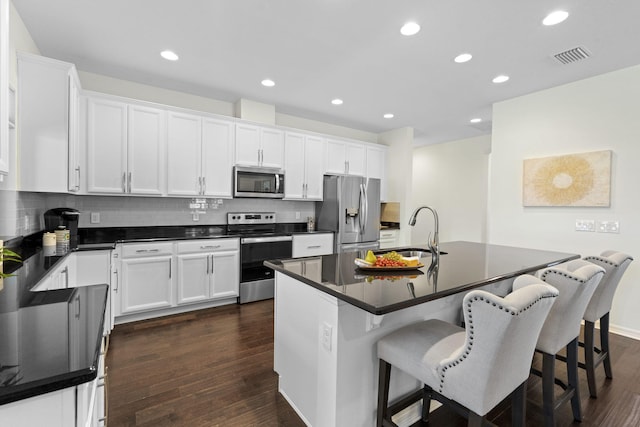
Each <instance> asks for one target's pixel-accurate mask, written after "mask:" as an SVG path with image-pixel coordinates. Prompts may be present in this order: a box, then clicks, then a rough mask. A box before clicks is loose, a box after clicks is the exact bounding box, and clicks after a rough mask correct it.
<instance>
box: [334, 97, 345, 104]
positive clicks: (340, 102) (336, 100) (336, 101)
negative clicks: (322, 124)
mask: <svg viewBox="0 0 640 427" xmlns="http://www.w3.org/2000/svg"><path fill="white" fill-rule="evenodd" d="M342 102H343V101H342V99H339V98H336V99H332V100H331V103H332V104H333V105H342Z"/></svg>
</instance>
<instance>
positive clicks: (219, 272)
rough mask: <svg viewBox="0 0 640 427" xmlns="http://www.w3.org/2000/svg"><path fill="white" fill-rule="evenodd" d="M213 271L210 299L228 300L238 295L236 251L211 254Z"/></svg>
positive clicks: (238, 257)
mask: <svg viewBox="0 0 640 427" xmlns="http://www.w3.org/2000/svg"><path fill="white" fill-rule="evenodd" d="M211 257H212V259H213V270H212V273H213V274H212V280H211V294H210V295H211V298H228V297H237V296H239V295H240V292H239V288H240V256H239V254H238V251H230V252H216V253H214V254H212V256H211Z"/></svg>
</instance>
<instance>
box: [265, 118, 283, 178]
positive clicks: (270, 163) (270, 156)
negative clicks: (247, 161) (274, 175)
mask: <svg viewBox="0 0 640 427" xmlns="http://www.w3.org/2000/svg"><path fill="white" fill-rule="evenodd" d="M260 145H261V148H262V153H261V158H260V160H261V166H264V167H270V168H282V167H284V132H282V131H281V130H278V129H270V128H262V129H261V132H260Z"/></svg>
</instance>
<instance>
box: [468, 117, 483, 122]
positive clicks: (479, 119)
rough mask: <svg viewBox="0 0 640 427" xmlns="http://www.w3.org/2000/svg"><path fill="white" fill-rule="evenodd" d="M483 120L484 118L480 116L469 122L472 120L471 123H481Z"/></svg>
mask: <svg viewBox="0 0 640 427" xmlns="http://www.w3.org/2000/svg"><path fill="white" fill-rule="evenodd" d="M481 121H482V119H481V118H479V117H476V118H474V119H471V120H469V122H471V123H480V122H481Z"/></svg>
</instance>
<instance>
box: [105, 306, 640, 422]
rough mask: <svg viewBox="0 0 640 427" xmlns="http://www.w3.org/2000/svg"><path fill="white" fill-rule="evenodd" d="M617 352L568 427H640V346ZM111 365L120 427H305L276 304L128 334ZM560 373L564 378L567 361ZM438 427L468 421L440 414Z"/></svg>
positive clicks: (564, 417)
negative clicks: (285, 364)
mask: <svg viewBox="0 0 640 427" xmlns="http://www.w3.org/2000/svg"><path fill="white" fill-rule="evenodd" d="M610 345H611V352H612V354H613V375H614V379H613V380H611V381H609V380H606V379H605V377H604V372H603V370H602V367H600V369H599V370H598V375H597V384H598V391H599V396H598V398H597V399H591V398H589V392H588V390H587V384H586V375H585V374H584V371H581V372H580V392H581V400H582V409H583V421H582V423H580V424H579V423H573V418H572V416H571V409H570V407H569V406H565V407H563V409H561V410H560V412H559V416H558V423H557V425H558V427H564V426H571V425H576V426H579V425H581V426H583V427H592V426H593V427H595V426H607V427H609V426H611V427H617V426H620V427H623V426H630V427H631V426H634V427H637V426H640V341H636V340H632V339H629V338H625V337H622V336H619V335H612V337H611V343H610ZM536 363H540V361H539V358H538V357H537V356H536V359H535V360H534V364H536ZM107 366H108V375H109V376H108V382H109V388H108V398H109V408H108V410H109V413H108V416H109V426H110V427H124V426H154V427H159V426H189V427H198V426H304V423H303V422H302V420H300V418H299V417H298V416H297V414H296V413H295V412H294V411H293V409H292V408H291V407H290V406H289V404H288V403H287V402H286V401H285V400H284V398H283V397H282V396H281V395H280V394H279V393H278V385H277V375H276V374H275V373H274V372H273V301H260V302H255V303H251V304H246V305H230V306H224V307H218V308H213V309H208V310H201V311H197V312H193V313H187V314H180V315H176V316H170V317H164V318H161V319H154V320H147V321H142V322H136V323H129V324H125V325H118V326H116V327H115V329H114V331H113V333H112V335H111V340H110V346H109V352H108V354H107ZM557 371H558V375H564V372H565V371H564V370H563V369H562V364H561V363H560V362H558V366H557ZM505 374H507V373H505ZM528 395H529V398H530V399H531V400H532V401H538V402H540V401H541V385H540V383H539V379H538V378H536V377H533V376H532V377H531V378H530V380H529V388H528ZM490 415H491V418H492V419H493V420H494V422H496V423H497V424H498V425H501V426H508V425H510V415H509V410H505V411H501V410H495V411H493V412H492V413H491V414H490ZM527 423H528V425H530V426H541V425H542V424H543V423H542V417H541V414H540V413H539V411H538V410H537V409H536V407H535V405H534V404H533V403H530V404H529V405H528V407H527ZM431 425H433V426H465V425H466V422H465V420H464V419H462V418H460V417H458V416H457V415H455V414H454V413H452V412H451V411H448V410H446V409H439V410H438V411H436V413H434V414H433V415H432V422H431Z"/></svg>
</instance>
